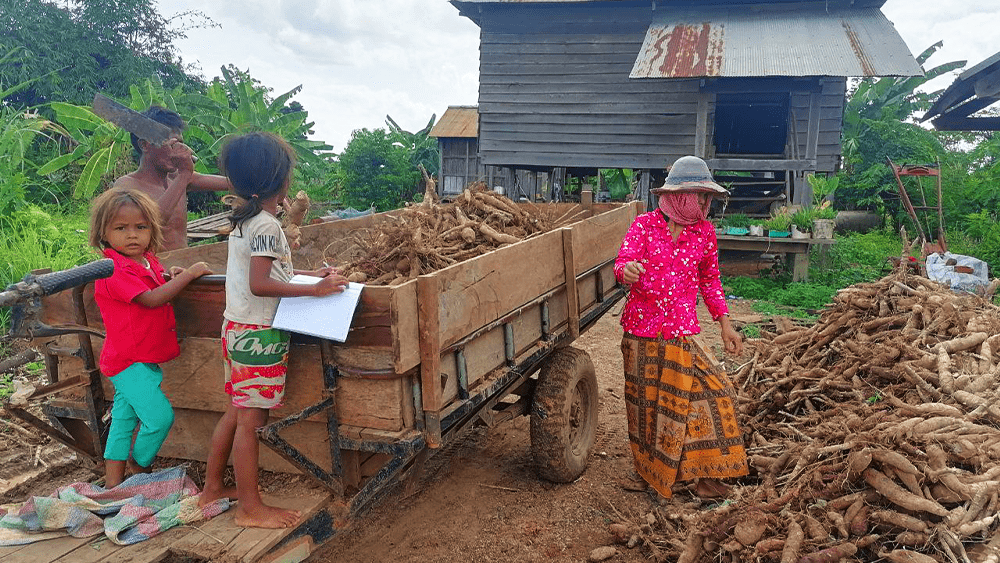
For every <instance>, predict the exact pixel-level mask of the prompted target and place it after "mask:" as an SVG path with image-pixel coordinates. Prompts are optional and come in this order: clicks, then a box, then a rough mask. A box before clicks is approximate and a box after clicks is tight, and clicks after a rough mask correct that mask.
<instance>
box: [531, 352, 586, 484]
mask: <svg viewBox="0 0 1000 563" xmlns="http://www.w3.org/2000/svg"><path fill="white" fill-rule="evenodd" d="M596 434H597V374H596V373H595V372H594V364H593V363H592V362H591V361H590V356H589V355H588V354H587V353H586V352H584V351H583V350H580V349H579V348H571V347H568V348H562V349H560V350H556V351H555V352H553V353H552V355H551V356H550V357H549V359H548V360H547V361H546V362H545V365H543V366H542V371H541V374H540V375H539V377H538V385H537V386H536V387H535V395H534V399H533V401H532V405H531V452H532V454H533V455H534V458H535V464H536V465H537V470H538V474H539V475H540V476H541V477H542V478H543V479H547V480H549V481H553V482H555V483H569V482H571V481H573V480H575V479H576V478H577V477H579V476H580V474H582V473H583V470H584V469H586V468H587V458H588V456H589V455H590V450H591V448H593V447H594V438H595V436H596Z"/></svg>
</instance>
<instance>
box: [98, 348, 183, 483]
mask: <svg viewBox="0 0 1000 563" xmlns="http://www.w3.org/2000/svg"><path fill="white" fill-rule="evenodd" d="M109 379H111V383H112V384H113V385H114V386H115V403H114V406H112V407H111V428H110V429H109V430H108V444H107V446H105V448H104V459H110V460H114V461H128V456H129V450H131V451H132V459H134V460H135V462H136V463H138V464H139V465H141V466H143V467H149V466H150V465H152V463H153V460H154V459H155V458H156V453H157V452H159V451H160V446H162V445H163V441H164V440H166V439H167V433H168V432H170V427H171V426H172V425H173V423H174V409H173V407H171V406H170V401H168V400H167V396H166V395H164V394H163V390H162V389H160V384H161V383H163V370H161V369H160V366H158V365H156V364H143V363H135V364H132V365H130V366H129V367H127V368H125V370H123V371H121V372H119V373H118V374H117V375H115V376H114V377H111V378H109ZM136 424H140V426H139V434H138V435H137V436H136V437H135V445H134V446H133V445H132V433H133V432H134V431H135V425H136Z"/></svg>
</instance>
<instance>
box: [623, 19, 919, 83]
mask: <svg viewBox="0 0 1000 563" xmlns="http://www.w3.org/2000/svg"><path fill="white" fill-rule="evenodd" d="M793 8H794V9H793ZM922 74H923V71H922V70H921V69H920V65H918V64H917V62H916V61H915V60H914V58H913V56H912V55H911V54H910V51H909V49H908V48H907V47H906V43H904V42H903V39H902V38H901V37H900V36H899V34H898V33H897V32H896V29H895V28H894V27H893V25H892V23H891V22H889V20H888V19H886V17H885V15H884V14H882V12H881V11H880V10H879V9H878V8H876V7H870V8H847V9H845V8H840V9H834V8H831V9H829V10H827V9H825V8H824V7H822V6H809V7H805V6H795V5H791V4H790V5H788V7H787V8H783V7H774V6H770V7H768V8H767V9H756V10H751V9H748V8H747V7H745V6H744V7H729V8H724V7H719V6H711V7H708V6H702V7H698V8H692V7H686V8H683V9H671V8H667V7H663V8H662V9H659V10H657V11H656V12H654V15H653V23H652V24H651V25H650V26H649V30H648V31H647V32H646V38H645V40H644V42H643V45H642V49H641V50H640V51H639V56H638V57H637V58H636V61H635V65H634V66H633V68H632V72H631V74H630V75H629V77H630V78H696V77H713V76H718V77H723V76H725V77H754V76H919V75H922Z"/></svg>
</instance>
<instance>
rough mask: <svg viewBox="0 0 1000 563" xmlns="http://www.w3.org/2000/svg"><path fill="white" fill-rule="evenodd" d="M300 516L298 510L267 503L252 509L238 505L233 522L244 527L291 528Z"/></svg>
mask: <svg viewBox="0 0 1000 563" xmlns="http://www.w3.org/2000/svg"><path fill="white" fill-rule="evenodd" d="M300 516H301V514H299V512H298V511H297V510H286V509H284V508H278V507H277V506H268V505H266V504H262V505H260V506H258V507H256V508H252V509H247V508H246V507H245V506H240V505H237V507H236V513H235V514H233V523H235V524H236V525H237V526H241V527H243V528H291V527H292V526H293V525H295V523H296V522H297V521H298V520H299V517H300Z"/></svg>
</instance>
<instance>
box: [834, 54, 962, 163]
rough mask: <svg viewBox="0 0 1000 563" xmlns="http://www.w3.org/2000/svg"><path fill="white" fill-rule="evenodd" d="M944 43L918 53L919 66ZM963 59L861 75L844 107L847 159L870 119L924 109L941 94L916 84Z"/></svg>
mask: <svg viewBox="0 0 1000 563" xmlns="http://www.w3.org/2000/svg"><path fill="white" fill-rule="evenodd" d="M943 44H944V43H943V42H941V41H938V42H937V43H935V44H933V45H931V46H930V47H928V48H926V49H924V51H923V52H922V53H920V55H918V56H917V62H918V63H919V64H920V66H921V69H923V67H924V63H926V62H927V59H929V58H930V57H931V55H933V54H934V53H935V52H937V50H938V49H940V48H941V46H942V45H943ZM965 63H966V61H952V62H949V63H944V64H941V65H938V66H936V67H933V68H931V69H929V70H924V74H923V75H922V76H911V77H884V78H879V79H874V78H864V79H862V80H861V81H860V82H858V84H857V86H856V87H855V88H854V90H853V91H852V92H851V93H850V94H849V97H848V100H847V105H846V106H845V108H844V130H843V134H842V138H843V150H844V156H845V157H846V159H847V160H848V162H850V161H851V160H852V157H853V156H854V155H855V154H856V153H857V151H858V148H859V147H858V143H859V137H861V135H863V134H864V132H865V130H866V129H867V128H868V127H870V122H872V121H906V120H907V119H909V118H910V117H912V116H913V114H914V113H916V112H918V111H921V110H926V109H927V108H928V107H930V104H931V101H932V100H934V99H935V98H937V97H938V96H939V95H940V94H941V90H938V91H935V92H920V91H917V88H919V87H920V86H923V85H924V84H926V83H927V82H928V81H930V80H932V79H934V78H937V77H938V76H941V75H942V74H945V73H947V72H951V71H953V70H955V69H959V68H962V67H964V66H965Z"/></svg>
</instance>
